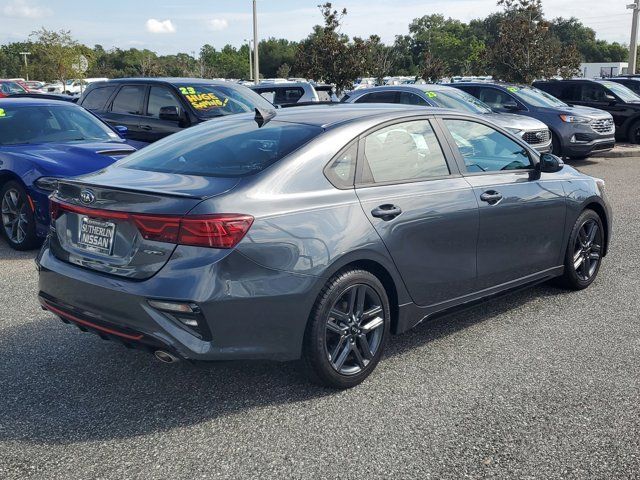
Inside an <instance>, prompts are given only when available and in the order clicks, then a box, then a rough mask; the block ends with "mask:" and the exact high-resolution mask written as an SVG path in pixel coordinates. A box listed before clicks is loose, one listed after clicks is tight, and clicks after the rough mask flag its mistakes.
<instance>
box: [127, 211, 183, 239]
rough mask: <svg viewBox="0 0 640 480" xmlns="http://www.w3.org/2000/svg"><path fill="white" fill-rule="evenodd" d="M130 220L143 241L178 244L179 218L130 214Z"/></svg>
mask: <svg viewBox="0 0 640 480" xmlns="http://www.w3.org/2000/svg"><path fill="white" fill-rule="evenodd" d="M131 218H132V219H133V221H134V222H135V224H136V227H138V230H139V231H140V235H142V238H144V239H145V240H153V241H155V242H168V243H178V232H179V231H180V217H177V216H160V215H136V214H132V215H131Z"/></svg>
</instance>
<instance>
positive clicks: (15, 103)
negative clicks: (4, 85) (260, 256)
mask: <svg viewBox="0 0 640 480" xmlns="http://www.w3.org/2000/svg"><path fill="white" fill-rule="evenodd" d="M59 105H67V106H69V105H72V106H74V107H78V108H81V107H79V106H78V105H76V104H75V103H73V102H69V101H67V100H53V99H51V98H35V97H18V98H12V97H4V98H0V106H2V107H20V106H36V107H37V106H41V107H44V106H47V107H51V106H59Z"/></svg>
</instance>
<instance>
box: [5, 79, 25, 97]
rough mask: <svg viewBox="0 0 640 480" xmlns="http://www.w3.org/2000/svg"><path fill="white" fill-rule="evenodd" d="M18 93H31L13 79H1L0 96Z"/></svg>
mask: <svg viewBox="0 0 640 480" xmlns="http://www.w3.org/2000/svg"><path fill="white" fill-rule="evenodd" d="M16 93H29V91H28V90H27V89H26V88H24V87H23V86H22V85H20V84H19V83H18V82H14V81H13V80H0V98H2V97H8V96H9V95H14V94H16Z"/></svg>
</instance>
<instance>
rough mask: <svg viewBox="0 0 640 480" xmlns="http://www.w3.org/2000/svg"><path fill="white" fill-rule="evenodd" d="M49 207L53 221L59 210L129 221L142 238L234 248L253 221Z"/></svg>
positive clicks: (235, 217) (246, 217)
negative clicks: (133, 224)
mask: <svg viewBox="0 0 640 480" xmlns="http://www.w3.org/2000/svg"><path fill="white" fill-rule="evenodd" d="M49 209H50V211H51V219H52V220H56V219H57V218H58V217H59V216H60V213H61V212H62V211H67V212H71V213H77V214H80V215H86V216H88V217H94V218H104V219H113V220H130V221H132V222H133V223H135V225H136V227H137V228H138V231H139V232H140V235H142V238H144V239H145V240H152V241H154V242H166V243H178V244H180V245H192V246H196V247H211V248H233V247H235V246H236V245H237V244H238V242H240V240H242V239H243V237H244V236H245V235H246V233H247V232H248V231H249V229H250V228H251V225H252V224H253V217H252V216H251V215H242V214H236V213H229V214H214V215H187V216H184V217H182V216H179V215H154V214H143V213H126V212H118V211H115V210H102V209H93V208H86V207H80V206H78V205H70V204H67V203H60V202H56V201H54V200H51V201H50V204H49Z"/></svg>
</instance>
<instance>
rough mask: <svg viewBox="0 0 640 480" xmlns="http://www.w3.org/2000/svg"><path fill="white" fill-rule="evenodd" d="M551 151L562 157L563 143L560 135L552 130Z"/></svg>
mask: <svg viewBox="0 0 640 480" xmlns="http://www.w3.org/2000/svg"><path fill="white" fill-rule="evenodd" d="M551 153H553V154H554V155H555V156H556V157H560V158H562V143H560V138H559V137H558V135H556V134H555V133H553V132H551Z"/></svg>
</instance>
